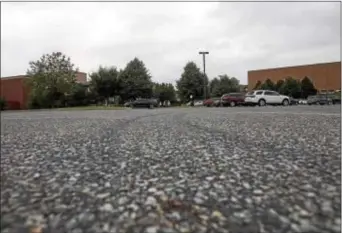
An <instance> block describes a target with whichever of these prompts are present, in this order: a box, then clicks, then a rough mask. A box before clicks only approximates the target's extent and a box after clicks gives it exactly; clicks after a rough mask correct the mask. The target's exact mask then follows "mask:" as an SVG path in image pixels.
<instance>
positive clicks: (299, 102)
mask: <svg viewBox="0 0 342 233" xmlns="http://www.w3.org/2000/svg"><path fill="white" fill-rule="evenodd" d="M307 103H308V102H307V100H303V99H300V100H298V104H307Z"/></svg>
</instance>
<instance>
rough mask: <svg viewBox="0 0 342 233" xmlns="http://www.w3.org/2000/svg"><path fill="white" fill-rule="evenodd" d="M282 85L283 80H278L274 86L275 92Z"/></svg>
mask: <svg viewBox="0 0 342 233" xmlns="http://www.w3.org/2000/svg"><path fill="white" fill-rule="evenodd" d="M283 85H284V80H282V79H280V80H278V82H277V83H276V84H275V90H276V91H278V92H279V91H280V88H281V87H282V86H283Z"/></svg>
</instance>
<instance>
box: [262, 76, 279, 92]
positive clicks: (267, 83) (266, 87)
mask: <svg viewBox="0 0 342 233" xmlns="http://www.w3.org/2000/svg"><path fill="white" fill-rule="evenodd" d="M260 89H262V90H271V91H274V90H275V89H276V88H275V84H274V83H273V82H272V80H271V79H266V81H265V82H264V83H263V84H261V86H260Z"/></svg>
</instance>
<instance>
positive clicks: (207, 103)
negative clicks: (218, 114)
mask: <svg viewBox="0 0 342 233" xmlns="http://www.w3.org/2000/svg"><path fill="white" fill-rule="evenodd" d="M203 105H204V106H206V107H213V106H215V107H219V106H220V98H210V99H206V100H205V101H204V102H203Z"/></svg>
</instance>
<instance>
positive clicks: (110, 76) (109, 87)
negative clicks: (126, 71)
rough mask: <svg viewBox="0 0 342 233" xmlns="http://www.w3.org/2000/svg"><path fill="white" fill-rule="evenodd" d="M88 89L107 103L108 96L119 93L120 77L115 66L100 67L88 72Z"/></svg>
mask: <svg viewBox="0 0 342 233" xmlns="http://www.w3.org/2000/svg"><path fill="white" fill-rule="evenodd" d="M90 89H91V91H92V92H93V94H94V95H95V96H96V97H97V98H99V99H100V100H105V102H106V105H108V100H109V98H110V97H114V96H115V95H119V94H120V90H121V78H120V75H119V71H118V70H117V69H116V67H102V66H100V67H99V69H98V70H97V71H96V72H94V73H92V74H90Z"/></svg>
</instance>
